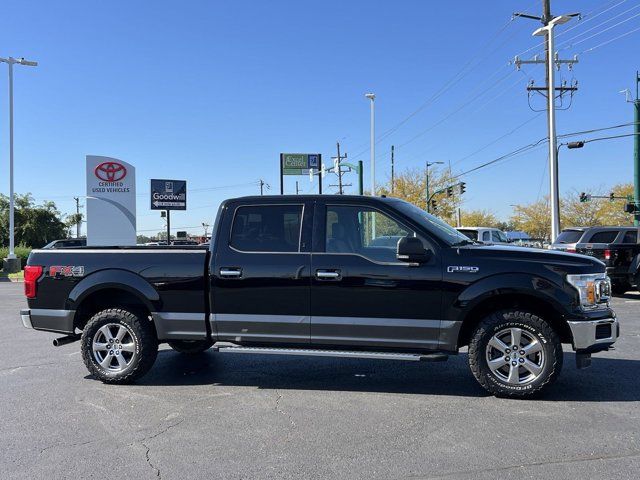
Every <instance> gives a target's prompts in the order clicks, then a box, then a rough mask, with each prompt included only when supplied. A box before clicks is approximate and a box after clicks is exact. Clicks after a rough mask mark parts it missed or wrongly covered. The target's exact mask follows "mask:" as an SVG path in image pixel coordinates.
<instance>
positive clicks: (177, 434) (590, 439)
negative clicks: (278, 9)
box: [0, 283, 640, 480]
mask: <svg viewBox="0 0 640 480" xmlns="http://www.w3.org/2000/svg"><path fill="white" fill-rule="evenodd" d="M613 304H614V308H615V309H616V311H617V313H618V316H619V318H620V320H621V326H622V337H621V339H620V340H619V341H618V343H617V344H616V349H615V350H614V351H610V352H606V353H602V354H599V355H597V356H595V357H594V362H593V366H592V368H590V369H587V370H580V371H579V370H576V368H575V362H574V356H573V354H572V353H570V352H569V353H567V354H566V355H565V365H564V369H563V372H562V374H561V376H560V379H559V380H558V382H557V383H556V384H555V385H554V386H553V387H552V388H551V389H550V390H549V391H548V392H547V394H546V395H545V396H544V397H543V398H542V399H538V400H532V401H528V400H527V401H518V400H503V399H497V398H494V397H491V396H488V395H487V394H486V393H485V392H484V391H483V390H482V389H481V388H480V386H479V385H478V384H477V383H476V382H475V380H474V378H473V377H472V375H471V373H470V372H469V370H468V368H467V365H466V356H465V355H460V356H458V357H455V358H450V359H449V361H448V362H446V363H435V364H428V363H427V364H424V363H413V362H407V363H405V362H397V361H381V360H377V361H376V360H354V359H329V358H305V357H284V356H248V355H247V356H244V355H229V354H227V355H225V354H218V353H214V352H208V353H206V354H204V355H202V356H200V357H197V358H195V359H193V358H191V359H187V358H185V357H184V356H182V355H180V354H178V353H175V352H173V351H172V350H170V349H168V347H166V346H163V347H162V349H161V352H160V354H159V356H158V361H157V362H156V364H155V366H154V368H153V369H152V371H151V373H150V374H149V375H147V376H146V377H144V378H143V379H142V380H141V381H139V382H138V383H137V384H136V385H131V386H109V385H103V384H102V383H100V382H98V381H96V380H93V379H92V378H91V377H89V376H88V375H87V371H86V369H85V367H84V365H83V363H82V360H81V358H80V353H79V344H78V343H74V344H71V345H66V346H63V347H59V348H54V347H53V346H51V340H52V339H53V338H54V337H55V335H53V334H47V333H43V332H36V331H33V330H27V329H25V328H24V327H22V324H21V322H20V319H19V316H18V310H19V309H20V308H21V307H23V306H25V305H26V302H25V300H24V298H23V295H22V285H21V284H15V283H0V322H1V325H2V333H3V335H2V336H1V337H0V338H1V339H0V345H1V348H0V351H1V354H0V355H1V357H0V358H2V363H1V365H0V367H1V368H0V478H2V479H17V478H24V479H34V478H73V479H75V478H109V479H114V478H118V479H121V478H122V479H123V478H136V479H138V480H143V479H154V478H164V479H169V478H171V479H173V478H192V479H196V478H224V479H252V478H305V479H311V478H336V479H350V478H354V479H355V478H358V479H360V478H363V479H364V478H366V479H378V478H381V479H382V478H384V479H387V478H410V479H423V478H424V479H427V478H460V479H485V478H486V479H494V478H500V479H511V478H514V479H516V478H517V479H519V480H522V479H526V478H616V479H632V478H633V479H635V478H638V471H640V439H639V436H640V318H639V316H640V315H639V313H640V295H638V294H632V293H629V294H627V295H626V296H625V297H623V298H616V299H614V301H613Z"/></svg>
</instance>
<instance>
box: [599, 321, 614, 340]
mask: <svg viewBox="0 0 640 480" xmlns="http://www.w3.org/2000/svg"><path fill="white" fill-rule="evenodd" d="M603 338H611V324H610V323H602V324H600V325H596V340H601V339H603Z"/></svg>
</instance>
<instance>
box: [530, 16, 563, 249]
mask: <svg viewBox="0 0 640 480" xmlns="http://www.w3.org/2000/svg"><path fill="white" fill-rule="evenodd" d="M569 20H571V17H570V16H568V15H559V16H557V17H555V18H553V19H552V20H551V21H550V22H549V23H547V24H546V25H545V26H544V27H540V28H538V29H537V30H536V31H534V32H533V35H535V36H546V37H547V61H546V64H547V65H546V66H547V115H548V135H549V183H550V192H549V198H550V199H551V243H553V242H554V241H555V239H556V238H557V237H558V235H560V189H559V187H558V147H557V143H558V139H557V137H556V104H555V65H556V62H555V49H554V36H553V35H554V32H553V30H554V27H555V26H556V25H562V24H563V23H567V22H568V21H569Z"/></svg>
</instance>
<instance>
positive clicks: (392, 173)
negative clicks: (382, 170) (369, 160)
mask: <svg viewBox="0 0 640 480" xmlns="http://www.w3.org/2000/svg"><path fill="white" fill-rule="evenodd" d="M393 151H394V146H393V145H391V194H392V195H393V193H394V189H395V183H396V175H395V165H394V162H393Z"/></svg>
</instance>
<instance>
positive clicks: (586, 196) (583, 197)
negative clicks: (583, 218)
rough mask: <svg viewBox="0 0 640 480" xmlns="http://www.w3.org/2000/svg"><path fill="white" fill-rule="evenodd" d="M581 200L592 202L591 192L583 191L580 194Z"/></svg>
mask: <svg viewBox="0 0 640 480" xmlns="http://www.w3.org/2000/svg"><path fill="white" fill-rule="evenodd" d="M580 201H581V202H590V201H591V194H589V193H585V192H582V193H581V194H580Z"/></svg>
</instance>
